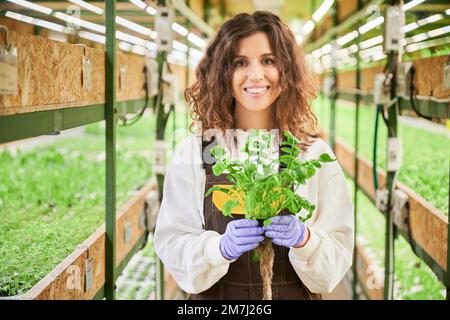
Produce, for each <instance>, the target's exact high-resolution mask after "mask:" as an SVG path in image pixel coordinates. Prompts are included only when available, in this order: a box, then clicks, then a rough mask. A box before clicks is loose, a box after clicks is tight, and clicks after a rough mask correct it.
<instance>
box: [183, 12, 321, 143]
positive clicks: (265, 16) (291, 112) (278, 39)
mask: <svg viewBox="0 0 450 320" xmlns="http://www.w3.org/2000/svg"><path fill="white" fill-rule="evenodd" d="M256 32H264V33H265V34H266V35H267V37H268V38H269V42H270V45H271V48H272V50H273V54H274V56H275V58H276V61H277V62H276V65H277V68H278V69H279V72H280V80H279V85H280V88H281V94H280V96H279V97H278V98H277V100H276V101H275V102H274V106H273V108H272V110H273V113H274V119H275V121H276V124H277V126H278V129H280V131H281V132H282V131H284V130H289V131H290V132H291V133H292V134H293V135H295V136H296V137H298V138H299V139H300V140H302V141H303V142H304V143H306V145H308V144H309V142H310V139H311V138H315V137H317V136H318V132H317V119H316V117H315V115H314V114H313V112H312V111H311V100H312V99H313V98H315V97H316V85H315V84H316V79H315V77H314V76H313V74H312V72H311V71H310V70H309V69H308V68H307V64H306V60H305V55H304V53H303V51H302V50H301V49H300V48H299V47H298V45H297V43H296V40H295V37H294V34H293V33H292V31H291V30H290V29H289V28H288V26H287V25H286V24H284V23H283V22H282V21H281V20H280V18H279V17H278V16H276V15H275V14H273V13H270V12H266V11H256V12H254V13H253V14H251V15H250V14H247V13H240V14H237V15H235V16H234V17H233V18H231V19H230V20H228V21H226V22H225V23H224V24H223V25H222V26H221V27H220V30H219V31H218V33H217V34H216V36H215V37H214V39H213V40H212V41H211V42H210V43H209V44H208V47H207V49H206V54H205V55H204V56H203V58H202V59H201V60H200V62H199V64H198V66H197V68H196V70H195V75H196V81H195V82H194V83H193V84H192V86H190V87H189V88H187V89H186V90H185V93H184V96H185V99H186V101H187V102H188V104H189V109H190V110H189V113H190V117H191V119H192V120H194V122H192V123H191V125H190V127H189V129H190V130H191V132H193V127H195V126H196V122H197V124H198V125H199V126H201V128H197V129H200V130H203V131H206V130H208V129H221V131H222V132H225V130H226V129H233V128H235V119H234V108H235V99H234V97H233V95H232V85H231V81H232V76H233V71H234V70H233V69H234V68H233V59H234V58H235V56H236V54H237V49H238V48H237V43H238V41H239V40H240V39H241V38H245V37H248V36H251V35H253V34H254V33H256ZM196 131H198V130H196Z"/></svg>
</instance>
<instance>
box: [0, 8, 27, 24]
mask: <svg viewBox="0 0 450 320" xmlns="http://www.w3.org/2000/svg"><path fill="white" fill-rule="evenodd" d="M5 17H8V18H11V19H14V20H18V21H22V22H26V23H33V20H34V19H33V18H32V17H29V16H24V15H23V14H18V13H15V12H12V11H6V13H5Z"/></svg>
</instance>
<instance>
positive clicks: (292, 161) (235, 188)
mask: <svg viewBox="0 0 450 320" xmlns="http://www.w3.org/2000/svg"><path fill="white" fill-rule="evenodd" d="M284 137H285V138H286V139H285V140H284V141H283V142H282V144H281V151H283V154H282V155H281V156H280V157H279V158H278V159H273V157H271V155H270V154H268V152H267V151H268V150H270V144H271V139H272V137H271V135H270V133H268V132H264V131H256V130H255V131H251V133H250V134H249V138H248V140H247V142H246V144H245V148H244V150H243V151H244V152H245V153H247V154H248V158H247V159H244V160H231V159H230V157H229V156H228V155H227V154H226V152H225V149H224V148H223V147H222V146H220V145H217V146H215V147H213V148H212V149H211V154H212V155H213V156H214V157H216V159H217V161H216V163H215V164H214V165H213V167H212V169H213V173H214V175H216V176H219V175H221V174H223V173H228V174H227V176H226V178H227V179H228V180H229V181H230V182H232V183H233V185H232V186H231V188H229V189H227V188H223V187H220V186H213V187H211V188H210V189H209V190H208V191H207V192H206V194H205V197H207V196H209V195H210V194H211V193H212V192H213V191H215V190H217V191H220V192H223V193H225V194H227V195H228V196H230V198H231V199H230V200H228V201H226V202H225V203H224V205H223V207H222V213H223V214H224V215H225V216H231V215H232V211H233V209H235V208H236V207H237V206H241V207H243V208H245V218H247V219H258V220H259V219H262V220H264V225H265V226H266V225H268V224H270V222H271V218H272V217H274V216H276V215H278V214H279V213H280V212H281V211H282V210H284V209H288V210H289V211H290V212H292V213H293V214H295V215H297V216H298V218H299V219H301V220H302V221H306V220H308V219H309V218H310V217H311V215H312V213H313V212H314V210H315V205H313V204H311V203H310V202H309V201H308V200H307V199H306V198H304V197H302V196H300V195H299V194H298V193H297V192H296V191H297V189H298V188H299V187H300V186H301V185H304V184H305V183H306V181H307V180H308V179H309V178H311V177H312V176H313V175H314V174H315V172H316V169H318V168H320V167H321V165H322V164H321V163H323V162H332V161H335V159H332V158H331V157H330V155H328V154H327V153H324V154H322V155H321V156H320V157H319V159H317V160H308V161H302V160H301V159H300V158H299V155H300V153H301V148H300V147H299V144H300V141H299V140H298V139H297V138H296V137H295V136H294V135H292V133H290V132H289V131H285V132H284ZM252 160H256V161H252ZM281 163H283V164H285V166H286V167H285V168H283V169H282V170H279V171H278V170H277V167H276V164H281ZM301 209H305V210H307V212H308V214H307V215H306V216H305V217H303V216H301V215H300V210H301Z"/></svg>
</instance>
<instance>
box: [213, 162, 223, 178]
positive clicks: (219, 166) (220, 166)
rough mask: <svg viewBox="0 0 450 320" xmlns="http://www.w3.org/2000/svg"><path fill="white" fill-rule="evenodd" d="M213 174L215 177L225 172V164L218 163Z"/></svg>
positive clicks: (214, 166)
mask: <svg viewBox="0 0 450 320" xmlns="http://www.w3.org/2000/svg"><path fill="white" fill-rule="evenodd" d="M212 170H213V174H214V175H215V176H220V175H221V174H222V173H223V172H224V171H225V165H224V164H223V163H220V162H219V163H216V164H215V165H213V166H212Z"/></svg>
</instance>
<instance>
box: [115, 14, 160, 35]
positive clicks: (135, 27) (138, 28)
mask: <svg viewBox="0 0 450 320" xmlns="http://www.w3.org/2000/svg"><path fill="white" fill-rule="evenodd" d="M116 23H117V24H119V25H121V26H123V27H125V28H128V29H130V30H133V31H136V32H138V33H141V34H143V35H145V36H149V37H151V38H152V39H156V32H155V31H153V30H151V29H149V28H146V27H144V26H141V25H139V24H137V23H134V22H132V21H130V20H127V19H124V18H122V17H119V16H117V17H116Z"/></svg>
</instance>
